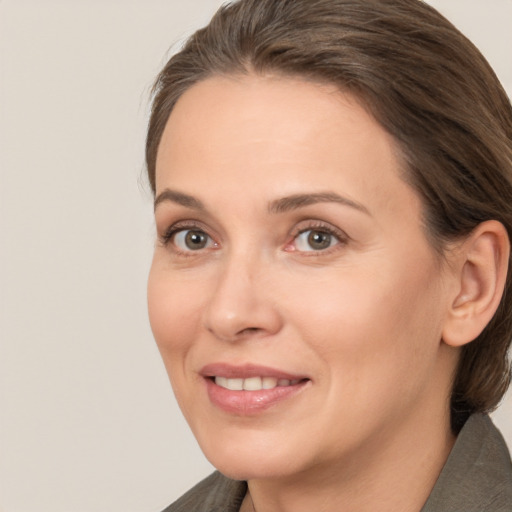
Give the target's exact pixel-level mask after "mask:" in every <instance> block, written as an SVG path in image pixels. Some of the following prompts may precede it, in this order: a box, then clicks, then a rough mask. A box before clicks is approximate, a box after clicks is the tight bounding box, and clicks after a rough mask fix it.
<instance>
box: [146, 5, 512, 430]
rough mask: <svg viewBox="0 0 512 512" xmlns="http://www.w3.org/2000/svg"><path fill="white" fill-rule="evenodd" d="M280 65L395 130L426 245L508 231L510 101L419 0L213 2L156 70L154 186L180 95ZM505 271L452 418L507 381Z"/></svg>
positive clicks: (151, 142) (511, 329) (489, 403)
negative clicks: (483, 229) (221, 77)
mask: <svg viewBox="0 0 512 512" xmlns="http://www.w3.org/2000/svg"><path fill="white" fill-rule="evenodd" d="M249 72H253V73H259V74H265V73H274V74H276V73H279V74H282V75H288V76H300V77H304V78H306V79H309V80H314V81H319V82H329V83H332V84H335V85H337V86H338V87H339V88H340V89H342V90H345V91H350V92H352V93H354V94H355V95H357V97H359V99H360V100H361V101H362V102H363V103H364V104H365V105H366V107H367V108H368V109H369V110H370V112H371V113H372V114H373V116H374V117H375V119H376V120H377V121H378V122H379V123H380V124H381V125H382V126H383V127H384V128H385V129H386V130H387V131H388V132H389V133H390V134H391V135H392V136H393V137H394V138H395V140H396V141H397V143H398V145H399V147H400V149H401V152H402V155H403V158H404V161H405V163H406V168H407V173H406V174H407V175H406V179H407V180H408V182H409V183H410V184H411V186H413V187H414V188H415V189H416V190H417V192H418V193H419V194H420V196H421V197H422V200H423V204H424V209H425V212H424V216H425V225H426V228H427V233H428V236H429V238H430V240H431V243H432V245H433V246H434V247H435V248H436V249H437V250H438V251H439V252H440V253H442V251H443V247H444V246H445V244H446V242H448V241H450V240H454V239H457V238H461V237H464V236H466V235H468V234H469V233H470V232H471V231H472V230H473V229H474V228H475V227H476V226H477V225H478V224H479V223H481V222H483V221H485V220H490V219H495V220H498V221H500V222H501V223H502V224H503V225H504V226H505V227H506V229H507V231H508V234H509V238H512V237H511V234H512V108H511V105H510V102H509V100H508V98H507V95H506V93H505V92H504V90H503V88H502V87H501V85H500V83H499V81H498V79H497V78H496V76H495V74H494V72H493V71H492V69H491V67H490V66H489V64H488V63H487V61H486V60H485V59H484V57H483V56H482V55H481V54H480V52H479V51H478V50H477V49H476V48H475V46H474V45H473V44H472V43H471V42H470V41H469V40H468V39H466V38H465V37H464V36H463V35H462V34H461V33H460V32H459V31H458V30H457V29H456V28H455V27H454V26H453V25H452V24H451V23H450V22H448V21H447V20H446V19H445V18H443V17H442V16H441V15H440V14H439V13H438V12H437V11H436V10H434V9H433V8H432V7H430V6H428V5H427V4H425V3H423V2H422V1H420V0H241V1H238V2H234V3H231V4H228V5H226V6H224V7H222V8H220V9H219V11H218V12H217V14H216V15H215V16H214V17H213V19H212V20H211V22H210V23H209V25H208V26H207V27H205V28H203V29H201V30H199V31H197V32H196V33H195V34H194V35H193V36H192V37H190V39H189V40H188V42H187V43H186V44H185V46H184V47H183V49H182V50H181V51H180V52H179V53H177V54H176V55H174V56H173V57H172V58H171V59H170V61H169V62H168V63H167V65H166V66H165V67H164V69H163V70H162V72H161V73H160V75H159V76H158V78H157V81H156V83H155V88H154V99H153V105H152V112H151V118H150V122H149V128H148V136H147V142H146V162H147V169H148V176H149V181H150V184H151V187H152V189H153V191H154V190H155V161H156V156H157V151H158V146H159V143H160V139H161V136H162V133H163V130H164V127H165V124H166V122H167V119H168V117H169V115H170V113H171V111H172V109H173V106H174V104H175V103H176V101H177V100H178V99H179V98H180V96H181V95H182V94H183V93H184V92H185V91H186V90H187V89H188V88H190V87H191V86H192V85H193V84H195V83H197V82H199V81H201V80H204V79H205V78H207V77H208V76H211V75H213V74H244V73H249ZM511 286H512V279H511V274H510V272H509V274H508V278H507V284H506V289H505V294H504V297H503V299H502V301H501V304H500V307H499V309H498V311H497V313H496V315H495V316H494V318H493V319H492V321H491V322H490V323H489V325H488V326H487V327H486V329H485V330H484V331H483V333H482V334H481V335H480V336H479V337H478V338H477V339H476V340H474V341H473V342H472V343H469V344H467V345H466V346H465V347H464V348H463V350H462V353H461V358H460V362H459V367H458V370H457V374H456V376H455V380H454V385H453V392H452V401H451V406H452V425H453V427H454V429H455V430H457V429H458V428H459V427H460V425H461V424H462V423H463V422H464V421H465V418H466V417H467V415H469V414H470V413H472V412H475V411H488V410H491V409H493V408H494V407H496V405H497V404H498V402H499V401H500V399H501V398H502V397H503V395H504V393H505V391H506V389H507V387H508V385H509V382H510V375H511V370H510V364H509V362H508V359H507V351H508V348H509V345H510V341H511V336H512V308H511V301H512V289H511Z"/></svg>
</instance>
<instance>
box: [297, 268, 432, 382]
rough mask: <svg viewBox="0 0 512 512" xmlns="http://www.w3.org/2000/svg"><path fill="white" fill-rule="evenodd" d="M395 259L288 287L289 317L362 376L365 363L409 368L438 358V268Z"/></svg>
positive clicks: (324, 351)
mask: <svg viewBox="0 0 512 512" xmlns="http://www.w3.org/2000/svg"><path fill="white" fill-rule="evenodd" d="M391 261H394V264H393V265H388V266H389V267H390V268H386V262H385V261H381V262H380V264H379V265H370V264H368V265H362V266H361V267H360V268H359V269H358V268H357V267H355V266H354V267H351V268H348V269H343V270H342V271H340V272H339V274H338V275H335V276H332V275H331V276H330V278H329V279H325V280H324V281H318V282H316V283H314V284H308V283H306V282H302V283H301V284H300V293H299V287H297V289H296V290H293V289H290V287H289V288H288V291H289V292H290V293H289V294H288V300H289V301H292V302H288V303H287V310H288V315H290V316H293V317H294V318H295V321H296V325H297V329H298V330H299V331H300V333H301V335H302V336H303V337H304V338H305V339H307V340H309V343H310V344H311V345H314V346H315V349H316V350H317V352H318V353H319V354H320V355H321V357H322V359H323V360H324V361H325V362H326V363H328V364H331V365H332V362H333V360H337V361H338V364H339V365H341V366H343V370H344V373H345V374H348V373H350V374H351V375H353V376H358V378H359V377H360V376H361V373H360V372H361V371H364V368H365V367H366V368H369V367H372V371H376V370H378V371H387V369H389V367H390V366H391V367H393V366H396V367H397V368H401V367H402V366H403V367H404V368H405V369H407V368H409V366H410V364H409V362H408V361H411V360H412V359H414V360H418V359H421V358H422V357H425V356H426V355H427V356H428V354H429V353H430V356H431V357H430V359H432V358H433V357H434V356H435V352H436V350H437V346H438V342H439V339H440V332H441V328H440V324H441V320H442V318H441V315H440V312H441V309H440V306H439V305H440V303H441V296H440V294H439V293H438V292H437V290H436V286H437V285H436V282H437V280H438V279H439V276H438V272H437V271H436V270H435V268H434V267H433V266H432V263H431V262H430V263H427V262H424V263H425V264H424V265H423V266H422V265H421V264H417V265H415V266H414V267H412V266H409V268H407V265H405V264H404V265H400V260H391ZM416 261H417V260H416ZM419 291H420V292H419ZM417 364H421V362H417ZM425 364H429V363H428V362H427V361H425Z"/></svg>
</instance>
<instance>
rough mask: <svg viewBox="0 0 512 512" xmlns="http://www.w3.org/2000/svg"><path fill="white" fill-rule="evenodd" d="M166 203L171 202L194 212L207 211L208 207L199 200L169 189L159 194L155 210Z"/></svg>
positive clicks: (154, 205)
mask: <svg viewBox="0 0 512 512" xmlns="http://www.w3.org/2000/svg"><path fill="white" fill-rule="evenodd" d="M164 201H171V202H172V203H176V204H180V205H181V206H185V207H186V208H191V209H192V210H199V211H203V212H204V211H206V207H205V206H204V204H203V203H202V202H201V201H199V199H196V198H195V197H193V196H189V195H188V194H184V193H183V192H178V191H177V190H171V189H169V188H166V189H165V190H164V191H163V192H162V193H160V194H158V196H157V197H156V199H155V202H154V204H153V209H154V210H156V207H157V206H158V205H159V204H160V203H163V202H164Z"/></svg>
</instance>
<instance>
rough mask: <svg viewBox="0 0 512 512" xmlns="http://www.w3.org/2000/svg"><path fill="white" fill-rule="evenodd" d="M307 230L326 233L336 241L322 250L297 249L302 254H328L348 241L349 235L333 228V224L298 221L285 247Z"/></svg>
mask: <svg viewBox="0 0 512 512" xmlns="http://www.w3.org/2000/svg"><path fill="white" fill-rule="evenodd" d="M304 224H305V225H304ZM308 231H317V232H319V233H326V234H328V235H330V236H332V237H334V238H335V239H336V242H337V243H335V244H334V245H333V246H330V247H328V248H326V249H322V250H317V251H315V250H311V251H299V252H301V253H302V254H303V255H305V256H307V257H315V256H321V255H326V254H329V253H331V252H333V251H336V250H339V249H341V248H342V247H344V246H345V245H346V244H347V243H348V241H349V237H348V235H347V234H346V233H345V232H344V231H341V230H340V229H337V228H335V227H334V226H332V225H330V224H327V223H325V222H322V221H311V220H310V221H306V223H299V225H298V227H297V228H295V229H294V231H293V232H292V233H291V240H290V242H287V243H286V244H285V247H287V246H289V245H290V244H292V243H295V242H296V241H297V239H298V238H299V237H300V235H302V234H304V233H307V232H308ZM295 250H296V249H292V251H295Z"/></svg>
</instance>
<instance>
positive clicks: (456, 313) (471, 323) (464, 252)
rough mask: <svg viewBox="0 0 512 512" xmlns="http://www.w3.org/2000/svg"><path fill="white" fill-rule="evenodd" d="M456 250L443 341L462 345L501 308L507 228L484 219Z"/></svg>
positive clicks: (457, 345) (504, 279) (475, 336)
mask: <svg viewBox="0 0 512 512" xmlns="http://www.w3.org/2000/svg"><path fill="white" fill-rule="evenodd" d="M454 252H455V260H456V261H455V266H454V272H455V275H454V277H455V286H454V288H453V290H454V293H453V300H452V302H451V306H450V309H449V311H448V316H447V318H446V321H445V324H444V329H443V341H444V342H445V343H446V344H447V345H450V346H453V347H460V346H462V345H465V344H466V343H469V342H471V341H473V340H474V339H475V338H477V337H478V336H479V334H480V333H481V332H482V331H483V330H484V328H485V326H486V325H487V324H488V323H489V322H490V321H491V319H492V317H493V316H494V313H495V312H496V310H497V309H498V306H499V304H500V301H501V297H502V296H503V290H504V288H505V282H506V278H507V270H508V261H509V253H510V242H509V239H508V235H507V231H506V229H505V227H504V226H503V224H501V223H500V222H498V221H495V220H490V221H486V222H482V223H481V224H479V225H478V226H477V227H476V228H475V229H474V231H473V232H472V233H471V234H470V235H469V237H468V238H467V239H466V240H465V241H464V242H463V243H462V244H461V246H459V247H458V248H457V249H455V250H454ZM452 263H453V262H452Z"/></svg>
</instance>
